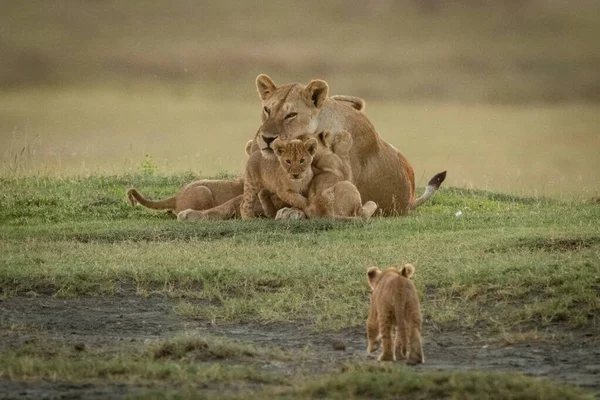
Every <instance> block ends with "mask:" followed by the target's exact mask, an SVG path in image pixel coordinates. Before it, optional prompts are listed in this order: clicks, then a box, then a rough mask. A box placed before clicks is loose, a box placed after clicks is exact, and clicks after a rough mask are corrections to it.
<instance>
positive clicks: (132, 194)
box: [127, 188, 176, 210]
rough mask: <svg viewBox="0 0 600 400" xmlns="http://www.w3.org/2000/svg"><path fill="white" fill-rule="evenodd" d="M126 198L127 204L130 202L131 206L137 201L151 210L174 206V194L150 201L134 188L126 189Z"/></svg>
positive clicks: (173, 207) (172, 208)
mask: <svg viewBox="0 0 600 400" xmlns="http://www.w3.org/2000/svg"><path fill="white" fill-rule="evenodd" d="M127 200H129V204H131V206H132V207H135V205H136V204H137V203H140V204H141V205H143V206H144V207H147V208H151V209H153V210H174V209H175V207H176V202H175V196H173V197H169V198H168V199H164V200H158V201H152V200H148V199H147V198H145V197H144V196H142V195H141V194H140V192H138V191H137V190H135V189H134V188H131V189H129V190H128V191H127Z"/></svg>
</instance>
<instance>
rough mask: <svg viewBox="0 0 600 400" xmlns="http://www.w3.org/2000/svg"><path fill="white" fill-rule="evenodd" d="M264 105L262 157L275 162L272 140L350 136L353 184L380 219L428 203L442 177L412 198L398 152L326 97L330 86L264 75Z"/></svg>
mask: <svg viewBox="0 0 600 400" xmlns="http://www.w3.org/2000/svg"><path fill="white" fill-rule="evenodd" d="M256 86H257V89H258V93H259V95H260V98H261V100H262V106H263V109H262V121H263V123H262V125H261V126H260V128H259V130H258V132H257V134H256V136H255V140H256V145H255V146H253V149H252V150H257V149H259V150H260V151H261V152H262V154H263V156H264V157H265V158H274V157H275V154H274V153H273V148H272V143H273V141H274V140H275V139H276V138H278V137H279V138H281V139H286V140H288V139H294V138H297V137H299V136H301V135H303V134H306V133H310V134H315V133H317V132H322V131H331V132H339V131H343V130H345V131H348V132H349V133H350V135H351V136H352V139H353V142H354V143H353V145H352V148H351V149H350V165H351V167H352V175H353V183H354V184H355V185H356V187H357V188H358V191H359V192H360V195H361V197H362V200H363V201H369V200H371V201H374V202H375V203H377V205H378V207H379V209H380V210H381V212H382V213H383V214H396V213H399V214H404V213H406V212H407V211H408V210H410V209H412V208H414V207H417V206H419V205H421V204H423V203H424V202H425V201H426V200H427V199H429V198H430V197H431V196H432V195H433V194H434V193H435V191H436V190H437V189H438V188H439V186H440V184H441V183H442V182H443V181H444V179H445V177H446V173H445V172H442V173H439V174H437V175H435V176H434V177H433V178H432V179H431V180H430V181H429V184H428V187H427V190H426V191H425V193H424V194H423V196H421V197H419V198H417V199H415V178H414V171H413V169H412V168H411V166H410V164H409V163H408V161H407V160H406V158H404V156H403V155H402V154H400V152H399V151H398V150H397V149H396V148H394V147H393V146H392V145H390V144H388V143H387V142H385V141H384V140H383V139H381V137H380V136H379V134H378V133H377V132H376V131H375V128H374V127H373V125H372V124H371V123H370V122H369V120H368V119H367V117H366V116H365V115H364V114H363V113H362V112H359V111H357V110H356V109H354V108H352V107H347V106H344V105H342V104H341V103H340V102H337V101H334V100H331V99H330V98H327V94H328V92H329V86H328V85H327V83H326V82H325V81H322V80H313V81H311V82H310V83H309V84H308V85H306V86H304V85H301V84H299V83H293V84H287V85H282V86H277V85H275V83H274V82H273V81H272V80H271V78H269V77H268V76H267V75H259V76H258V77H257V78H256Z"/></svg>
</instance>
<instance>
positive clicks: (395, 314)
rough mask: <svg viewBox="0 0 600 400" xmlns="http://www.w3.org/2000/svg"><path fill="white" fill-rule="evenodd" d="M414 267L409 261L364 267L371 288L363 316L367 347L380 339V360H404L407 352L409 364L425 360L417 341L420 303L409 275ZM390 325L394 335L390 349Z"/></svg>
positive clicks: (419, 327)
mask: <svg viewBox="0 0 600 400" xmlns="http://www.w3.org/2000/svg"><path fill="white" fill-rule="evenodd" d="M414 271H415V267H413V266H412V265H410V264H406V265H405V266H404V267H402V268H400V269H396V268H394V267H390V268H387V269H386V270H384V271H381V270H379V268H377V267H369V268H368V269H367V279H368V281H369V286H371V290H372V293H371V307H370V309H369V317H368V318H367V341H368V345H367V351H368V352H369V353H372V352H374V351H375V350H377V349H378V348H379V341H380V340H381V345H382V347H383V349H382V353H381V355H380V356H379V360H380V361H393V360H394V359H396V361H398V360H401V359H403V360H404V359H406V356H407V355H408V362H407V363H408V364H409V365H414V364H418V363H423V362H425V357H424V356H423V346H422V344H421V324H422V322H423V317H422V316H421V305H420V303H419V297H418V295H417V289H416V288H415V284H414V283H413V282H412V280H410V279H409V278H410V277H412V276H413V274H414ZM394 327H395V328H396V335H395V340H394V343H393V349H392V330H393V328H394Z"/></svg>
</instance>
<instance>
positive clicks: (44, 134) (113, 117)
mask: <svg viewBox="0 0 600 400" xmlns="http://www.w3.org/2000/svg"><path fill="white" fill-rule="evenodd" d="M273 78H274V79H276V80H277V81H278V82H286V80H283V79H282V80H279V79H277V77H276V76H273ZM253 79H254V77H252V78H251V79H248V80H247V81H246V82H244V83H243V84H240V86H239V89H240V90H244V91H247V92H249V93H250V95H249V96H248V97H247V98H245V99H239V98H237V96H235V95H234V94H233V93H231V94H230V95H229V96H226V98H224V99H214V98H212V97H211V93H207V92H202V91H199V92H198V93H193V94H190V95H189V96H186V97H183V98H180V97H177V96H175V95H173V94H172V93H171V92H170V90H169V89H168V88H166V87H164V86H162V85H156V86H153V87H152V88H146V89H144V90H124V89H121V88H120V89H114V88H96V87H91V88H90V87H86V88H62V89H39V88H28V89H23V90H20V91H10V92H2V93H0V177H20V176H32V175H33V176H52V177H56V176H62V177H64V176H67V177H69V176H73V175H80V176H90V175H91V176H93V175H96V174H98V173H100V174H103V175H114V174H118V175H121V176H122V175H124V174H139V173H141V172H148V173H151V172H154V173H159V174H173V173H177V174H181V173H182V172H187V171H193V173H194V174H199V175H203V176H215V175H217V174H219V173H222V171H231V172H234V173H241V171H243V166H244V162H245V160H246V155H245V153H244V144H245V143H246V141H248V140H249V139H251V138H252V137H253V136H254V134H255V132H256V129H257V128H258V126H259V124H260V117H259V115H260V102H259V100H258V96H257V95H256V90H255V87H254V83H253V82H254V81H253ZM329 83H330V85H331V90H332V92H333V93H346V94H356V92H355V91H354V90H353V89H348V90H346V91H345V90H344V88H342V87H340V86H338V85H335V83H334V82H329ZM365 99H366V101H367V103H368V105H367V109H366V111H365V113H366V115H367V117H368V118H369V119H370V120H371V122H372V123H373V124H374V126H375V127H376V128H377V131H378V132H379V133H380V134H381V136H382V137H383V138H384V139H385V140H386V141H388V142H389V143H390V144H392V145H394V146H395V147H397V148H398V149H399V150H400V151H401V152H402V153H403V154H404V155H405V156H406V157H407V158H408V160H409V161H410V163H411V165H412V166H413V168H414V170H415V174H416V180H417V184H418V185H420V186H424V185H426V184H427V182H428V181H429V179H430V178H431V177H432V176H433V175H434V174H435V173H437V172H440V171H444V170H448V178H447V181H446V184H447V185H449V186H457V187H464V188H472V187H477V188H482V189H487V190H493V191H501V192H509V193H514V194H521V195H536V196H539V195H543V196H553V197H556V198H566V199H586V200H589V199H590V198H591V197H593V196H598V195H600V180H599V177H598V173H597V171H599V170H600V158H598V157H597V156H596V155H597V154H596V153H597V151H596V149H598V148H599V147H600V135H598V134H597V127H598V126H600V112H598V107H597V106H596V105H594V104H560V105H528V106H499V105H489V104H456V103H453V102H406V101H401V100H397V99H394V100H388V101H375V99H376V97H373V96H366V97H365ZM47 104H52V107H47ZM132 183H135V184H136V185H140V188H141V189H144V188H145V186H144V185H145V183H144V182H139V183H138V182H132ZM95 196H98V194H95Z"/></svg>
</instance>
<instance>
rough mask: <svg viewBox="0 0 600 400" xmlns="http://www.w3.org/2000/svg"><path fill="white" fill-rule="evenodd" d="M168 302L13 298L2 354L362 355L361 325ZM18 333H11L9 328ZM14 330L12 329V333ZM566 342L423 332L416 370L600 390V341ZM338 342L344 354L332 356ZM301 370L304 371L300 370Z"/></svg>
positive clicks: (104, 388) (5, 311)
mask: <svg viewBox="0 0 600 400" xmlns="http://www.w3.org/2000/svg"><path fill="white" fill-rule="evenodd" d="M172 308H173V302H172V301H171V300H169V299H165V298H159V297H151V298H140V297H134V296H126V297H112V298H108V297H104V298H76V299H56V298H51V297H32V298H28V297H14V298H8V299H4V300H1V301H0V322H2V325H1V327H0V352H3V351H6V350H9V349H11V348H13V349H14V348H16V347H19V346H21V345H22V344H23V343H25V342H26V341H27V340H29V339H30V338H32V337H35V336H36V335H40V334H41V333H43V334H44V335H45V337H48V338H52V339H54V340H59V341H63V342H65V343H85V344H86V345H89V346H111V345H116V344H118V343H126V342H133V343H135V342H137V341H140V340H156V339H160V338H165V337H170V336H173V335H175V334H176V333H178V332H188V333H189V332H195V333H197V334H199V335H202V334H210V335H213V336H215V335H217V336H225V337H227V338H231V339H236V340H243V341H246V342H251V343H253V344H255V345H257V346H261V345H263V346H267V345H268V346H276V347H282V348H285V349H296V350H305V351H304V353H303V354H305V358H304V359H303V360H302V361H298V365H294V361H290V362H289V363H288V364H291V365H286V364H281V365H280V364H278V363H273V365H272V366H271V367H272V368H282V369H286V370H294V369H302V370H304V371H308V372H313V373H315V374H316V373H319V372H321V371H332V370H335V368H338V367H339V365H340V364H341V363H342V362H344V361H350V360H361V359H363V360H364V359H365V358H366V357H367V355H366V352H365V333H364V329H363V328H362V327H355V328H348V329H345V330H343V331H341V332H335V333H315V332H314V331H313V330H312V329H311V328H310V326H302V325H297V324H269V325H260V324H242V325H239V324H237V325H235V324H231V325H219V326H212V325H210V324H208V323H207V322H206V321H198V320H192V319H189V318H185V317H181V316H178V315H175V314H174V313H173V312H172ZM15 326H16V327H21V328H19V329H15V328H14V327H15ZM11 327H12V328H11ZM569 334H570V337H571V338H572V339H570V340H569V341H563V342H561V343H547V342H544V341H536V342H520V343H519V344H516V345H510V346H507V345H502V344H498V343H486V342H485V341H483V340H480V339H475V338H474V337H473V333H472V332H469V333H465V334H460V333H459V332H439V331H437V330H435V329H433V327H431V326H430V325H428V324H426V325H425V326H424V332H423V337H424V352H425V357H426V364H424V365H422V366H417V367H415V368H416V369H418V370H446V369H450V370H469V369H482V370H501V371H521V372H524V373H526V374H530V375H535V376H547V377H553V378H558V379H560V380H563V381H566V382H571V383H574V384H577V385H580V386H582V387H584V388H587V389H591V390H594V391H600V342H599V339H598V338H597V337H596V336H597V335H594V334H593V332H583V331H581V332H579V331H575V332H569ZM336 341H341V342H343V343H344V344H345V346H346V349H345V350H343V351H339V350H334V349H333V343H334V342H336ZM300 364H301V365H300ZM140 389H141V388H136V387H128V386H127V385H116V384H106V385H92V384H67V383H55V382H35V383H32V382H27V383H25V382H11V381H8V380H2V379H1V378H0V393H2V395H1V396H0V398H2V399H28V398H32V399H33V398H40V399H42V398H61V396H63V395H67V394H68V397H69V398H92V399H93V398H104V397H106V396H108V395H110V397H111V398H119V397H124V396H126V395H128V394H129V395H130V394H132V393H136V392H138V391H139V390H140Z"/></svg>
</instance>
